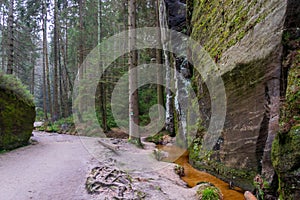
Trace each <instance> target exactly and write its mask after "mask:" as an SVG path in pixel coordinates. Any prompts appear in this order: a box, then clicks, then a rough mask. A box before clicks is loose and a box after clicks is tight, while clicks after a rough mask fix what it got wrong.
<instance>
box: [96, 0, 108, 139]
mask: <svg viewBox="0 0 300 200" xmlns="http://www.w3.org/2000/svg"><path fill="white" fill-rule="evenodd" d="M97 6H98V12H97V13H98V14H97V15H98V16H97V17H98V18H97V19H98V23H97V24H98V44H99V43H101V42H102V19H101V16H102V3H101V1H98V5H97ZM99 51H100V52H99V54H100V58H101V49H99ZM100 65H101V62H100ZM102 79H105V77H104V76H103V77H102ZM99 87H100V92H99V93H100V113H101V121H102V129H103V132H104V133H107V132H108V126H107V114H106V88H105V80H101V81H100V84H99Z"/></svg>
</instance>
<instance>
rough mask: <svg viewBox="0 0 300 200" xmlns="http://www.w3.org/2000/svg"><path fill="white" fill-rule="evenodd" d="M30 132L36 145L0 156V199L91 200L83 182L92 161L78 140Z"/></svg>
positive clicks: (70, 137) (73, 137)
mask: <svg viewBox="0 0 300 200" xmlns="http://www.w3.org/2000/svg"><path fill="white" fill-rule="evenodd" d="M33 134H34V137H33V139H35V140H37V141H38V143H37V144H36V145H30V146H27V147H23V148H20V149H17V150H14V151H11V152H8V153H4V154H1V155H0V199H1V200H23V199H24V200H25V199H26V200H28V199H42V200H44V199H45V200H47V199H49V200H50V199H51V200H53V199H64V200H68V199H70V200H71V199H72V200H73V199H74V200H81V199H93V196H91V195H88V194H87V193H86V191H85V188H84V183H85V180H86V175H87V172H88V171H89V170H90V168H91V167H92V166H93V165H94V164H93V163H94V161H93V158H92V156H91V155H90V154H89V153H88V152H87V151H86V149H85V148H84V146H83V145H82V141H81V139H80V138H79V137H76V136H68V135H58V134H49V133H41V132H34V133H33ZM87 140H90V142H91V143H93V142H95V141H93V139H87ZM95 144H96V142H95ZM98 148H103V147H98Z"/></svg>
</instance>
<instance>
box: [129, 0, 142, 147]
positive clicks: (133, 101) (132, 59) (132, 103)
mask: <svg viewBox="0 0 300 200" xmlns="http://www.w3.org/2000/svg"><path fill="white" fill-rule="evenodd" d="M128 6H129V7H128V13H129V15H128V28H129V31H130V32H129V48H130V49H132V48H135V46H136V31H135V29H136V0H129V5H128ZM129 70H130V71H129V139H134V140H138V141H139V142H140V135H139V128H138V125H139V105H138V90H137V76H138V74H137V51H136V50H133V51H131V52H130V54H129Z"/></svg>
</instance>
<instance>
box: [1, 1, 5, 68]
mask: <svg viewBox="0 0 300 200" xmlns="http://www.w3.org/2000/svg"><path fill="white" fill-rule="evenodd" d="M4 26H5V14H4V5H3V4H2V30H1V33H2V40H1V59H2V71H3V72H4V70H5V53H4V52H5V46H4V45H5V43H4V33H5V31H4Z"/></svg>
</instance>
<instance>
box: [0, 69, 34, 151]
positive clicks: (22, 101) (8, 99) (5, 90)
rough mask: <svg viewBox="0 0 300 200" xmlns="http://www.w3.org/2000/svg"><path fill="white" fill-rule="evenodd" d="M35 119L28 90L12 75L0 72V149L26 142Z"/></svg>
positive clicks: (15, 146) (7, 148)
mask: <svg viewBox="0 0 300 200" xmlns="http://www.w3.org/2000/svg"><path fill="white" fill-rule="evenodd" d="M34 119H35V106H34V103H33V99H32V97H31V95H30V94H29V92H28V93H27V91H26V89H25V88H24V86H22V84H21V83H20V81H18V80H16V79H15V78H14V77H13V76H8V75H3V74H0V151H1V150H11V149H14V148H17V147H20V146H23V145H26V144H27V143H28V140H29V138H30V136H31V134H32V130H33V123H34Z"/></svg>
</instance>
